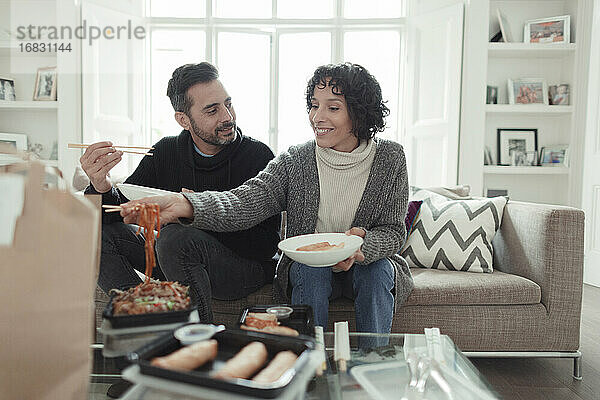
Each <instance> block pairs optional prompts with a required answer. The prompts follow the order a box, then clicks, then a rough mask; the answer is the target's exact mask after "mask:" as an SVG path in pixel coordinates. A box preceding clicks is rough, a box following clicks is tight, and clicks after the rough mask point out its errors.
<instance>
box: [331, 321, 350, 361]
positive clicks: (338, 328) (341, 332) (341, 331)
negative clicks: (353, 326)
mask: <svg viewBox="0 0 600 400" xmlns="http://www.w3.org/2000/svg"><path fill="white" fill-rule="evenodd" d="M333 329H334V332H335V353H334V357H333V359H334V360H335V361H337V364H338V371H341V372H346V369H347V366H346V363H347V362H348V360H350V335H349V333H348V321H344V322H336V323H335V324H334V326H333Z"/></svg>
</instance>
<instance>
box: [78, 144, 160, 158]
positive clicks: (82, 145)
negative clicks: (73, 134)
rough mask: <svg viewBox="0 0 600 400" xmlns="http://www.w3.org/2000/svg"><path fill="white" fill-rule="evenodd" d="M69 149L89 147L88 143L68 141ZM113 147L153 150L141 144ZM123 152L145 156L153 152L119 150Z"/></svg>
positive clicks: (116, 147)
mask: <svg viewBox="0 0 600 400" xmlns="http://www.w3.org/2000/svg"><path fill="white" fill-rule="evenodd" d="M67 147H68V148H69V149H87V148H88V147H90V145H89V144H81V143H69V145H68V146H67ZM112 147H114V148H115V149H141V150H154V147H141V146H112ZM121 151H122V152H123V153H130V154H143V155H145V156H153V155H154V154H152V153H145V152H143V151H142V152H140V151H130V150H121Z"/></svg>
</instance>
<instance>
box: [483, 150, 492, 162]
mask: <svg viewBox="0 0 600 400" xmlns="http://www.w3.org/2000/svg"><path fill="white" fill-rule="evenodd" d="M483 165H494V159H493V158H492V150H491V149H490V148H489V146H485V150H484V151H483Z"/></svg>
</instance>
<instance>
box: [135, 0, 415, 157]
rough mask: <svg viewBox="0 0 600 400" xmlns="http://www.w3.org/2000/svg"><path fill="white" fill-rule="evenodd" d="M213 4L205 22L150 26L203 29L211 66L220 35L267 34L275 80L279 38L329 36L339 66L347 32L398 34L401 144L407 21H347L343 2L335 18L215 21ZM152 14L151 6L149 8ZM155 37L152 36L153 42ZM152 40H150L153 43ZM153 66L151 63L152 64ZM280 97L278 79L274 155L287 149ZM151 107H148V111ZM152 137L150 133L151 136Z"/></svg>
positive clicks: (155, 20)
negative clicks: (282, 133)
mask: <svg viewBox="0 0 600 400" xmlns="http://www.w3.org/2000/svg"><path fill="white" fill-rule="evenodd" d="M213 1H218V0H206V10H205V15H206V17H205V18H176V17H147V19H146V20H147V24H148V27H149V29H150V30H151V31H153V30H155V29H165V28H168V29H174V30H180V29H181V30H185V29H203V30H204V31H205V33H206V43H205V61H207V62H210V63H211V64H214V65H218V60H217V51H216V49H217V46H218V43H217V41H218V34H219V33H220V32H236V33H252V34H265V35H269V36H270V37H271V49H270V54H271V60H270V76H271V77H273V76H275V73H276V72H277V71H278V70H279V38H280V36H281V35H282V34H289V33H311V32H329V33H331V54H332V60H331V62H332V63H339V62H342V61H343V60H344V54H343V53H344V34H345V33H346V32H359V31H369V32H372V31H378V30H380V31H397V32H398V34H399V36H400V54H399V60H400V62H399V71H398V76H397V78H398V93H397V98H398V110H393V111H395V115H396V121H395V124H394V126H395V127H396V129H395V132H394V133H393V135H392V138H393V139H394V140H396V141H399V140H400V139H401V138H402V137H403V136H404V127H403V126H402V125H401V124H402V120H403V119H404V115H403V114H404V112H403V110H404V107H403V100H404V98H403V95H402V94H403V92H404V77H405V74H404V72H405V70H406V68H405V63H406V25H407V17H398V18H367V19H354V18H344V16H343V15H344V0H334V8H335V15H334V17H333V18H326V19H325V18H323V19H288V18H276V17H273V18H266V19H262V18H261V19H257V18H218V17H213V16H212V15H213ZM271 4H272V15H277V0H271ZM401 7H402V9H403V13H402V14H403V15H406V7H407V2H406V1H402V6H401ZM146 9H147V10H150V4H149V0H148V4H147V7H146ZM151 37H152V35H150V38H151ZM150 40H151V39H149V42H150ZM151 47H152V46H151V43H149V44H148V48H149V49H151ZM151 54H152V52H151V51H149V52H148V57H149V58H150V62H151ZM149 64H150V63H149ZM146 73H147V74H148V76H150V79H149V80H148V85H147V86H148V89H147V90H148V92H149V93H150V98H152V96H154V95H158V94H155V93H152V86H151V85H150V84H149V82H151V79H152V76H151V69H150V67H148V69H147V71H146ZM278 94H279V82H278V81H277V80H276V79H271V85H270V88H269V100H270V101H269V104H270V106H269V112H270V115H269V143H268V145H269V146H270V147H271V149H273V151H274V152H275V153H278V152H280V151H281V150H284V149H279V148H278V133H279V128H278V126H279V124H278V104H279V99H278ZM149 109H150V106H149V105H147V110H149ZM147 115H148V124H147V126H148V127H150V129H149V131H151V129H152V121H151V118H150V113H148V114H147ZM150 134H151V133H150Z"/></svg>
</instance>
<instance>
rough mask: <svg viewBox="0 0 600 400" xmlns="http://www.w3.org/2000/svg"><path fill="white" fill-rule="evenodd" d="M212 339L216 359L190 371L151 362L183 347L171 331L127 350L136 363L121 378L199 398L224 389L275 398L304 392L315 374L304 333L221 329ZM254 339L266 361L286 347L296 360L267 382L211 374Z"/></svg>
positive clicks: (312, 347) (219, 394)
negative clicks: (261, 346)
mask: <svg viewBox="0 0 600 400" xmlns="http://www.w3.org/2000/svg"><path fill="white" fill-rule="evenodd" d="M212 339H215V340H216V341H217V343H218V351H217V356H216V358H215V360H213V361H209V362H208V363H206V364H204V365H203V366H201V367H199V368H198V369H196V370H193V371H176V370H171V369H165V368H160V367H157V366H153V365H151V364H150V362H151V360H152V359H153V358H155V357H161V356H165V355H167V354H170V353H172V352H174V351H176V350H178V349H180V348H181V347H183V345H182V344H181V342H180V341H179V340H177V339H176V338H175V336H174V335H173V333H170V334H167V335H165V336H163V337H161V338H159V339H157V340H155V341H154V342H152V343H150V344H148V345H146V346H144V347H142V348H140V349H138V350H137V351H135V352H132V353H130V354H129V355H128V359H129V361H130V362H131V363H133V364H135V365H132V366H131V367H129V368H128V369H126V370H125V371H124V372H123V377H124V378H125V379H128V380H130V381H132V382H134V383H138V384H142V385H144V386H149V387H155V388H158V389H162V390H167V391H170V392H175V393H181V394H187V395H196V396H201V397H202V398H217V399H219V398H221V399H222V398H223V395H224V394H223V392H228V393H236V394H241V395H244V396H250V397H258V398H274V397H277V396H279V395H280V394H282V393H283V392H288V391H296V390H298V391H299V392H303V391H305V390H306V385H307V383H308V381H309V380H310V379H311V378H312V377H313V376H314V373H315V369H316V366H317V365H318V364H319V363H320V362H321V358H320V356H319V354H318V352H317V351H316V350H315V348H316V344H315V341H314V339H312V338H308V337H306V336H301V337H284V336H274V335H269V334H264V333H260V332H251V331H241V330H224V331H220V332H217V333H215V334H214V335H213V337H212ZM255 341H258V342H262V343H263V344H264V345H265V346H266V348H267V351H268V353H269V355H268V359H267V363H268V362H270V361H271V360H272V359H273V357H275V355H276V354H277V353H278V352H280V351H285V350H291V351H292V352H294V353H295V354H296V355H297V356H298V359H297V360H296V362H295V363H294V365H293V366H292V367H291V368H290V369H288V370H287V371H286V372H285V373H284V374H283V375H282V376H281V377H280V378H279V379H278V380H277V381H275V382H271V383H268V384H263V383H257V382H254V381H252V380H250V379H239V378H238V379H231V380H221V379H216V378H213V377H212V373H214V372H215V371H217V370H219V369H220V368H221V367H222V366H223V364H224V363H225V362H226V361H227V360H228V359H230V358H232V357H233V356H234V355H235V354H237V353H238V352H239V351H240V350H241V349H242V348H243V347H244V346H246V345H247V344H249V343H251V342H255ZM267 363H265V366H266V365H267Z"/></svg>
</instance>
